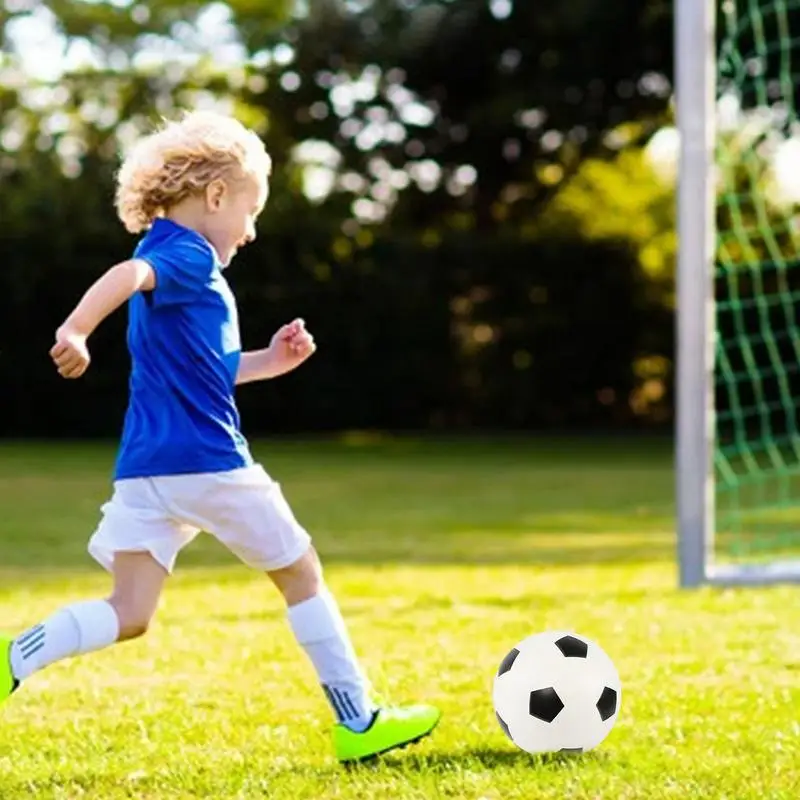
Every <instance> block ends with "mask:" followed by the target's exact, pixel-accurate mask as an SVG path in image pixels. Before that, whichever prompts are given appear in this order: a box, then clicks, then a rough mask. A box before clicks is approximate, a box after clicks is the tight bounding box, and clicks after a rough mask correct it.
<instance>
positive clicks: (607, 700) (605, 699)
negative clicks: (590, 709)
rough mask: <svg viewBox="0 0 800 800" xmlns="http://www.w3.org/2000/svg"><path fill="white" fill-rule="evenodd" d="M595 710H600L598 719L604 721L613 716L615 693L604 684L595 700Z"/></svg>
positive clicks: (615, 706) (615, 707)
mask: <svg viewBox="0 0 800 800" xmlns="http://www.w3.org/2000/svg"><path fill="white" fill-rule="evenodd" d="M597 710H598V711H599V712H600V719H602V720H603V722H605V721H606V720H607V719H609V718H610V717H613V716H614V714H615V713H616V711H617V693H616V692H615V691H614V690H613V689H610V688H609V687H608V686H606V688H605V689H603V692H602V694H601V695H600V699H599V700H598V701H597Z"/></svg>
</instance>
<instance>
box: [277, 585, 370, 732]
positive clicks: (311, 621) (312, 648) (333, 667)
mask: <svg viewBox="0 0 800 800" xmlns="http://www.w3.org/2000/svg"><path fill="white" fill-rule="evenodd" d="M287 615H288V618H289V624H290V625H291V627H292V631H293V633H294V635H295V638H296V639H297V641H298V643H299V644H300V645H301V646H302V647H303V649H304V650H305V651H306V653H307V654H308V657H309V658H310V659H311V663H312V664H313V665H314V668H315V669H316V671H317V676H318V677H319V681H320V683H321V684H322V688H323V690H324V692H325V696H326V697H327V698H328V702H329V703H330V704H331V707H332V708H333V711H334V713H335V714H336V717H337V719H338V720H339V722H341V723H343V724H344V725H346V726H347V727H348V728H350V729H352V730H354V731H363V730H365V729H366V728H368V727H369V725H370V723H371V722H372V718H373V715H374V712H375V706H374V705H373V703H372V702H371V700H370V697H369V689H370V686H369V682H368V681H367V679H366V678H365V677H364V674H363V672H362V671H361V667H360V666H359V663H358V658H357V657H356V654H355V651H354V649H353V645H352V643H351V642H350V636H349V635H348V633H347V627H346V625H345V622H344V620H343V619H342V615H341V613H340V611H339V607H338V605H337V604H336V600H334V598H333V596H332V595H331V593H330V592H329V591H328V589H327V588H325V587H323V589H322V590H321V591H320V593H319V594H317V595H315V596H314V597H311V598H309V599H308V600H304V601H303V602H302V603H298V604H297V605H295V606H290V607H289V609H288V611H287Z"/></svg>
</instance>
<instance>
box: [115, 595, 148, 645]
mask: <svg viewBox="0 0 800 800" xmlns="http://www.w3.org/2000/svg"><path fill="white" fill-rule="evenodd" d="M110 602H111V605H112V606H113V607H114V610H115V611H116V612H117V619H118V620H119V637H118V640H119V641H120V642H124V641H127V640H128V639H138V638H139V637H140V636H144V635H145V634H146V633H147V631H148V629H149V628H150V622H151V620H152V616H151V615H149V614H145V613H142V611H141V610H139V609H137V608H132V607H130V606H128V605H126V604H125V603H120V602H115V601H114V599H113V598H112V599H111V601H110Z"/></svg>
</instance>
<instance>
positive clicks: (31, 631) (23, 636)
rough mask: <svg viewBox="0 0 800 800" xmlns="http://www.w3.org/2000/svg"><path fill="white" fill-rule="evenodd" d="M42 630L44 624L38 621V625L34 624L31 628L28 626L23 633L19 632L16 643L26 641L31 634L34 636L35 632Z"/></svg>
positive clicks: (21, 643) (19, 643)
mask: <svg viewBox="0 0 800 800" xmlns="http://www.w3.org/2000/svg"><path fill="white" fill-rule="evenodd" d="M43 630H44V625H42V624H41V623H39V625H34V626H33V627H32V628H29V629H28V630H27V631H25V633H23V634H20V635H19V636H18V637H17V644H18V645H23V644H25V642H27V641H28V639H30V638H31V637H32V636H35V635H36V634H37V633H39V632H40V631H43Z"/></svg>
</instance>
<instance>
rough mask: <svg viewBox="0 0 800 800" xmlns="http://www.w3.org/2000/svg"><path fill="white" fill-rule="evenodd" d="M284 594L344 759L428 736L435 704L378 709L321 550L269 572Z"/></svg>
mask: <svg viewBox="0 0 800 800" xmlns="http://www.w3.org/2000/svg"><path fill="white" fill-rule="evenodd" d="M267 574H268V575H269V576H270V578H271V579H272V581H273V583H274V584H275V585H276V586H277V588H278V589H279V590H280V592H281V593H282V594H283V596H284V599H285V600H286V604H287V606H288V611H287V614H288V618H289V624H290V625H291V628H292V631H293V633H294V635H295V638H296V639H297V641H298V643H299V644H300V645H301V646H302V647H303V649H304V650H305V651H306V653H307V655H308V657H309V659H310V660H311V662H312V664H313V665H314V668H315V669H316V672H317V676H318V677H319V680H320V683H321V684H322V688H323V690H324V692H325V696H326V697H327V699H328V702H329V703H330V705H331V707H332V708H333V710H334V713H335V714H336V716H337V719H338V724H337V726H336V727H335V729H334V746H335V748H336V754H337V756H338V758H339V759H340V760H341V761H360V760H363V759H367V758H372V757H374V756H376V755H379V754H380V753H385V752H387V751H389V750H393V749H395V748H398V747H404V746H405V745H407V744H411V743H412V742H416V741H418V740H419V739H421V738H423V737H424V736H427V735H428V734H429V733H430V732H431V731H432V730H433V729H434V728H435V727H436V724H437V723H438V722H439V717H440V712H439V710H438V709H436V708H434V707H432V706H424V705H421V706H410V707H407V708H385V707H382V708H377V707H376V706H375V705H374V703H373V702H372V700H371V698H370V685H369V682H368V681H367V679H366V677H365V676H364V673H363V672H362V670H361V667H360V665H359V663H358V659H357V657H356V654H355V651H354V649H353V646H352V644H351V642H350V636H349V634H348V632H347V627H346V625H345V622H344V620H343V619H342V615H341V613H340V612H339V607H338V605H337V604H336V601H335V599H334V598H333V595H332V594H331V593H330V591H329V590H328V589H327V587H326V586H325V583H324V580H323V577H322V569H321V566H320V563H319V559H318V558H317V555H316V552H315V551H314V550H313V548H310V549H309V550H308V551H307V553H306V555H304V556H302V557H301V558H300V559H299V560H298V561H296V562H295V563H293V564H291V565H290V566H288V567H285V568H282V569H278V570H273V571H270V572H268V573H267Z"/></svg>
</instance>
